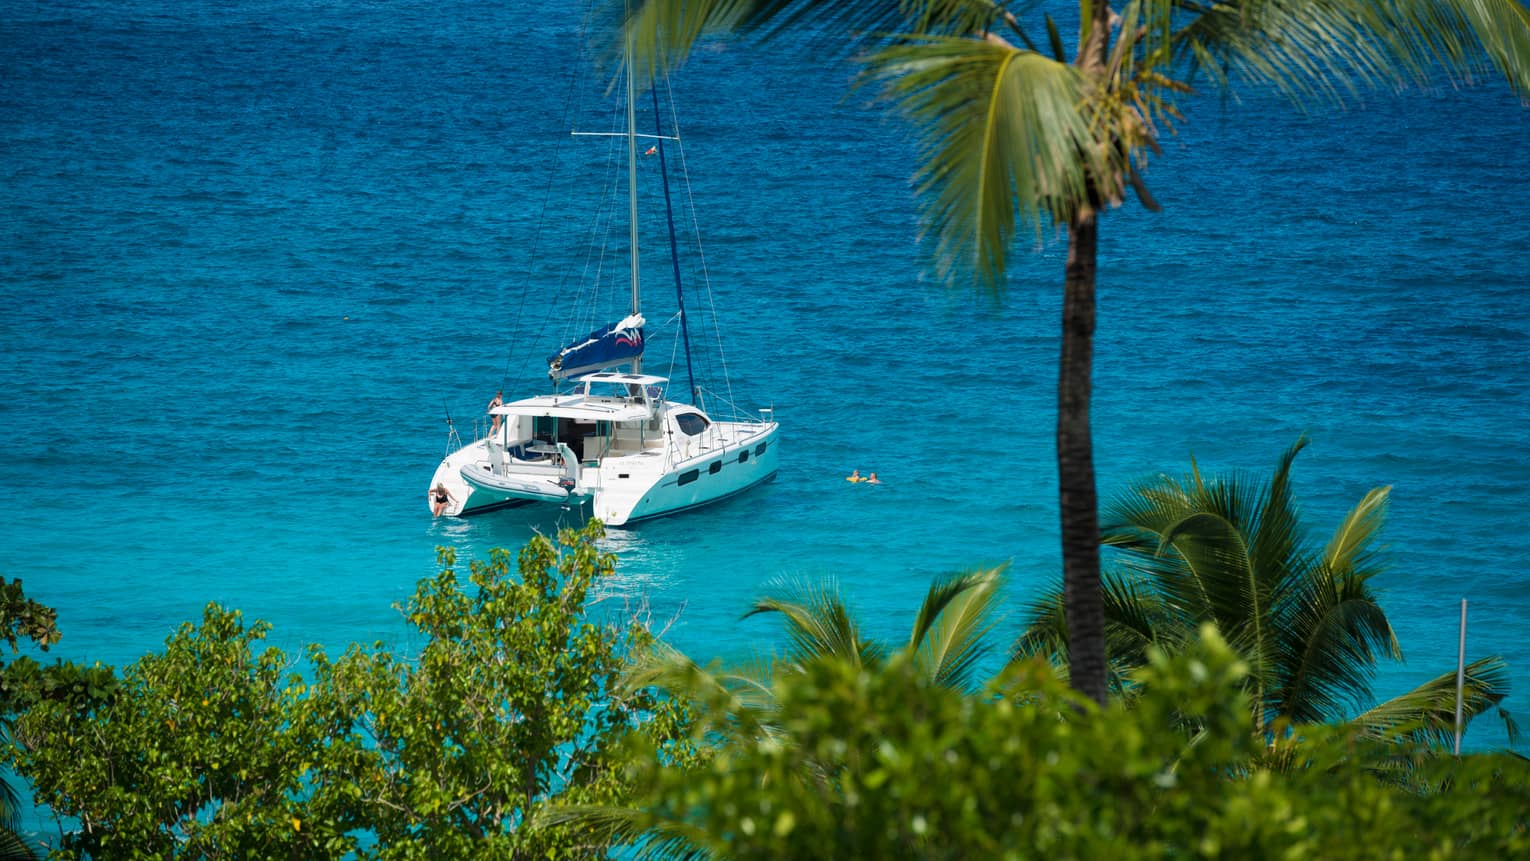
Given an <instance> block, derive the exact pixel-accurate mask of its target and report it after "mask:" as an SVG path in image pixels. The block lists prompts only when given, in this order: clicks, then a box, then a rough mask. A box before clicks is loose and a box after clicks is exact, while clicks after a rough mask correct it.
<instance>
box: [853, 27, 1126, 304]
mask: <svg viewBox="0 0 1530 861" xmlns="http://www.w3.org/2000/svg"><path fill="white" fill-rule="evenodd" d="M862 80H863V82H877V83H880V84H881V85H882V86H883V90H884V93H885V94H886V96H887V98H889V99H890V100H891V101H892V102H894V103H895V104H897V105H898V106H899V107H900V108H901V109H902V110H903V112H904V113H905V114H907V115H908V116H909V117H910V119H911V120H912V122H913V124H914V126H915V127H916V128H917V129H918V130H919V134H920V136H921V148H922V151H923V164H922V165H921V166H920V168H919V170H918V174H917V177H916V182H917V185H918V193H919V195H920V196H921V198H922V199H923V207H924V210H925V222H926V224H927V225H928V229H930V230H932V231H933V233H934V237H935V265H936V269H937V272H938V273H939V274H940V275H941V277H942V278H945V279H948V280H949V279H951V278H953V277H954V276H955V275H957V274H965V273H969V272H970V273H972V274H973V275H975V276H976V277H977V279H978V280H979V282H980V283H982V284H985V285H988V286H990V287H997V286H998V284H999V282H1000V279H1001V278H1002V274H1003V272H1004V265H1005V260H1006V258H1007V254H1008V247H1009V241H1010V238H1011V237H1012V236H1013V235H1014V231H1015V224H1016V222H1017V220H1024V221H1031V222H1034V223H1035V224H1036V225H1037V227H1038V230H1039V228H1040V225H1041V223H1042V222H1041V214H1042V213H1043V212H1050V213H1052V214H1053V215H1054V216H1056V215H1059V214H1061V215H1063V216H1064V217H1065V216H1066V215H1067V214H1068V213H1071V212H1072V211H1073V210H1074V209H1075V208H1076V207H1077V206H1078V205H1079V204H1080V203H1081V202H1084V201H1087V200H1088V193H1089V185H1088V177H1089V176H1090V175H1093V176H1112V175H1114V173H1113V171H1112V170H1110V164H1109V159H1110V157H1111V153H1109V152H1107V151H1104V149H1105V148H1102V147H1100V146H1097V145H1096V143H1095V141H1096V140H1097V139H1105V137H1106V135H1105V133H1104V132H1101V131H1099V130H1097V129H1095V128H1093V127H1092V125H1091V120H1090V117H1089V116H1088V114H1087V112H1086V104H1087V102H1088V99H1089V87H1090V85H1089V83H1088V80H1087V78H1085V77H1084V75H1083V74H1082V73H1081V72H1079V70H1077V69H1075V68H1074V67H1072V66H1070V65H1067V64H1065V63H1059V62H1058V61H1056V60H1053V59H1050V58H1048V57H1045V56H1042V55H1041V54H1037V53H1035V52H1032V51H1025V50H1020V49H1016V48H1014V47H1011V46H1009V45H1007V44H1004V43H1002V42H999V41H997V40H995V41H983V40H976V39H969V38H947V37H919V38H911V39H908V40H906V41H904V42H901V43H899V44H895V45H892V46H891V47H888V48H884V49H882V50H880V51H877V52H876V53H874V54H873V55H871V56H870V57H869V58H868V59H867V60H866V68H865V72H864V73H863V79H862Z"/></svg>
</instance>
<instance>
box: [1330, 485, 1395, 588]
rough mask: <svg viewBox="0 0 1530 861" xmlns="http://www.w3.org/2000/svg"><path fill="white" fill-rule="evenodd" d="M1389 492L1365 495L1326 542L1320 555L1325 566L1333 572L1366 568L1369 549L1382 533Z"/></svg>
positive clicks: (1384, 489)
mask: <svg viewBox="0 0 1530 861" xmlns="http://www.w3.org/2000/svg"><path fill="white" fill-rule="evenodd" d="M1391 491H1392V488H1391V487H1390V486H1388V487H1378V488H1375V489H1374V490H1372V491H1371V492H1370V493H1367V494H1366V495H1365V498H1364V499H1362V500H1360V502H1359V504H1357V505H1356V506H1355V507H1354V508H1353V509H1351V510H1350V512H1349V514H1348V515H1347V516H1345V518H1344V522H1343V523H1341V524H1339V528H1338V530H1336V531H1335V532H1334V534H1333V538H1332V539H1331V540H1329V542H1328V549H1327V550H1326V551H1324V553H1323V559H1324V562H1325V563H1326V564H1327V565H1328V566H1329V567H1330V568H1334V569H1350V568H1359V567H1363V566H1365V564H1366V562H1367V557H1369V556H1370V555H1371V553H1372V552H1373V550H1372V545H1373V543H1374V541H1375V539H1376V536H1377V534H1378V533H1380V531H1381V526H1382V523H1383V521H1385V520H1386V515H1387V498H1388V495H1389V494H1390V493H1391Z"/></svg>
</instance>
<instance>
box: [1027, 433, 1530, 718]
mask: <svg viewBox="0 0 1530 861" xmlns="http://www.w3.org/2000/svg"><path fill="white" fill-rule="evenodd" d="M1306 444H1307V441H1306V439H1305V438H1303V439H1300V440H1298V441H1297V442H1296V444H1295V445H1293V446H1291V448H1290V449H1288V450H1287V451H1286V452H1285V454H1284V455H1283V456H1282V457H1281V459H1280V462H1279V464H1278V465H1277V466H1276V468H1275V471H1274V474H1273V475H1272V476H1271V478H1270V479H1269V480H1268V481H1267V482H1265V481H1259V480H1256V479H1253V478H1251V477H1248V476H1242V475H1234V476H1231V477H1227V478H1221V479H1209V480H1208V479H1207V478H1205V477H1203V476H1202V475H1201V473H1200V471H1199V469H1197V468H1194V467H1193V466H1192V469H1191V472H1190V474H1189V475H1187V476H1185V477H1184V478H1181V479H1178V480H1176V479H1173V478H1170V477H1168V476H1160V477H1158V478H1156V479H1153V480H1150V481H1148V482H1146V483H1144V484H1142V485H1140V486H1138V487H1136V488H1134V489H1132V490H1131V491H1129V492H1127V493H1124V494H1122V495H1121V496H1120V497H1119V498H1118V499H1116V500H1115V501H1114V502H1113V503H1112V504H1111V505H1110V506H1109V507H1108V508H1107V510H1106V518H1105V527H1104V543H1105V544H1106V545H1107V546H1110V547H1113V548H1115V550H1116V552H1117V554H1118V555H1119V556H1120V558H1121V567H1120V569H1119V571H1112V573H1111V575H1110V576H1108V577H1107V578H1106V581H1105V582H1106V586H1105V590H1104V594H1105V602H1104V605H1105V608H1106V613H1105V616H1106V631H1107V636H1108V642H1109V648H1110V654H1111V668H1110V678H1111V683H1112V686H1113V687H1115V688H1116V689H1117V690H1118V691H1122V692H1125V693H1130V691H1129V690H1127V685H1126V682H1125V679H1126V674H1128V673H1130V672H1131V671H1132V670H1133V669H1135V668H1136V667H1140V666H1142V665H1144V664H1145V663H1146V662H1147V649H1148V647H1150V646H1152V645H1158V646H1163V647H1167V648H1169V649H1171V650H1174V649H1178V648H1182V647H1184V646H1186V645H1188V644H1191V643H1193V642H1195V640H1196V636H1197V631H1198V629H1199V627H1200V626H1201V625H1202V624H1203V623H1205V622H1213V623H1215V624H1216V626H1217V627H1218V628H1219V629H1220V630H1221V632H1222V633H1223V635H1224V636H1225V637H1226V638H1227V641H1228V642H1229V644H1231V645H1232V646H1233V648H1234V649H1236V650H1237V651H1238V653H1239V654H1241V655H1242V656H1243V659H1244V660H1245V661H1247V662H1248V664H1249V699H1250V701H1251V703H1252V705H1253V715H1252V724H1253V729H1254V732H1255V733H1257V734H1260V735H1264V736H1268V737H1271V738H1274V737H1277V736H1279V735H1281V734H1283V732H1284V731H1285V730H1286V729H1288V728H1291V727H1296V726H1301V725H1307V724H1314V723H1324V722H1334V721H1340V720H1345V719H1346V718H1347V716H1348V715H1349V714H1350V713H1351V712H1352V711H1353V710H1354V709H1361V708H1365V706H1366V705H1368V704H1369V703H1370V702H1371V676H1372V673H1373V671H1374V668H1375V665H1376V662H1377V660H1378V659H1379V658H1382V657H1387V658H1392V659H1401V658H1402V649H1401V648H1400V647H1399V645H1398V643H1397V637H1396V635H1395V634H1394V633H1393V631H1392V626H1391V624H1390V623H1389V622H1388V621H1387V617H1386V613H1385V612H1384V611H1383V610H1382V608H1381V605H1380V604H1379V603H1378V601H1377V598H1376V593H1375V590H1374V588H1373V586H1372V581H1373V579H1374V578H1375V577H1376V576H1377V575H1378V574H1380V573H1381V572H1382V571H1383V570H1384V560H1383V558H1382V557H1381V555H1380V554H1379V553H1378V551H1377V548H1376V538H1377V535H1378V533H1379V531H1380V529H1381V526H1382V522H1383V519H1384V517H1385V513H1386V504H1387V493H1388V488H1385V487H1381V488H1376V489H1374V490H1372V491H1370V492H1369V493H1367V494H1366V495H1365V497H1364V498H1363V499H1361V500H1360V502H1359V503H1358V504H1357V505H1356V506H1355V507H1354V508H1353V509H1352V510H1351V511H1350V512H1349V514H1348V515H1347V516H1346V517H1345V518H1344V520H1343V521H1342V522H1341V523H1340V524H1339V527H1338V529H1336V530H1335V531H1334V534H1333V537H1332V538H1331V539H1329V541H1328V543H1327V545H1326V546H1324V547H1321V548H1319V547H1317V546H1315V545H1314V544H1313V543H1312V542H1310V541H1308V540H1307V537H1306V534H1305V532H1304V530H1303V528H1302V524H1301V523H1300V521H1299V519H1298V517H1297V506H1296V502H1295V500H1294V499H1293V498H1292V494H1291V481H1290V473H1291V465H1292V462H1293V461H1294V460H1295V458H1296V455H1297V453H1298V452H1300V451H1301V450H1302V449H1303V448H1304V447H1305V446H1306ZM1060 604H1061V596H1060V594H1059V593H1058V592H1056V591H1054V592H1052V593H1051V594H1050V595H1046V596H1043V597H1042V598H1041V599H1039V600H1038V601H1037V602H1036V603H1035V604H1034V605H1033V607H1032V609H1031V612H1030V619H1029V622H1028V624H1027V627H1026V631H1025V633H1024V634H1023V635H1022V636H1021V639H1020V641H1019V643H1018V644H1017V647H1016V651H1017V653H1018V654H1020V655H1026V656H1029V655H1037V654H1039V655H1045V656H1048V657H1051V658H1053V659H1054V660H1058V661H1059V662H1064V663H1065V662H1066V660H1067V655H1068V643H1069V640H1068V631H1067V630H1066V628H1065V626H1064V624H1063V622H1062V618H1061V615H1062V614H1061V611H1060ZM1507 692H1508V671H1507V667H1506V666H1505V664H1504V661H1503V659H1502V658H1499V657H1496V656H1494V657H1489V658H1484V659H1482V660H1479V661H1475V662H1474V663H1472V664H1471V665H1470V666H1469V667H1468V669H1467V689H1466V708H1465V712H1466V714H1467V715H1469V716H1470V715H1476V714H1479V713H1481V712H1483V711H1486V710H1488V709H1490V708H1492V707H1494V706H1496V705H1497V704H1498V703H1499V702H1500V701H1501V700H1502V699H1503V698H1504V696H1505V695H1506V694H1507ZM1504 717H1505V720H1506V723H1507V725H1508V729H1509V736H1510V739H1511V741H1512V740H1514V739H1515V738H1516V736H1517V730H1516V727H1515V726H1514V724H1513V722H1512V721H1509V720H1508V719H1507V715H1506V714H1505V715H1504ZM1454 720H1455V673H1454V672H1450V673H1445V674H1442V675H1441V676H1439V677H1437V678H1435V679H1432V680H1431V681H1429V682H1427V683H1425V684H1424V685H1421V686H1420V687H1418V688H1416V689H1414V690H1413V691H1410V692H1408V693H1406V694H1403V695H1402V696H1400V697H1397V698H1394V699H1392V700H1389V701H1387V702H1386V703H1383V704H1381V705H1379V706H1375V707H1373V708H1370V709H1368V710H1366V711H1364V712H1362V713H1360V714H1359V715H1358V716H1356V717H1354V718H1353V720H1352V722H1353V723H1354V724H1355V725H1356V727H1357V728H1358V729H1359V730H1360V732H1361V734H1363V735H1370V736H1375V737H1380V738H1395V737H1398V736H1406V737H1408V738H1409V739H1411V740H1415V741H1436V742H1444V741H1446V740H1447V739H1448V738H1449V737H1450V735H1451V732H1452V729H1453V724H1454Z"/></svg>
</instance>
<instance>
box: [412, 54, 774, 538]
mask: <svg viewBox="0 0 1530 861" xmlns="http://www.w3.org/2000/svg"><path fill="white" fill-rule="evenodd" d="M625 77H626V82H627V85H626V96H627V104H626V129H625V131H617V132H613V133H611V134H614V135H619V136H622V137H625V139H626V167H627V192H628V207H627V209H628V213H627V215H628V223H629V227H630V237H629V242H630V246H631V251H630V258H631V259H630V265H631V270H632V302H631V308H630V310H629V311H628V313H627V314H626V316H625V317H624V318H623V319H621V320H620V321H618V322H615V323H612V324H611V325H608V326H605V327H604V328H601V329H598V330H596V331H594V332H591V333H590V334H589V335H588V336H586V337H584V338H581V339H578V340H576V341H574V342H573V343H571V344H568V345H566V346H564V347H563V348H562V349H560V350H558V352H557V353H555V354H553V355H552V356H551V357H549V359H548V374H549V377H550V378H551V380H552V384H553V389H554V390H553V392H552V393H550V394H543V395H536V396H533V397H528V398H524V399H522V400H516V401H511V402H507V403H503V404H501V405H498V406H495V407H493V408H492V409H490V410H489V414H490V417H491V418H493V420H494V421H493V425H492V426H491V429H490V431H489V432H487V433H485V434H484V435H483V436H481V437H480V438H478V439H476V440H475V441H473V442H471V443H468V444H466V445H460V447H457V448H456V449H455V450H454V451H451V450H450V449H451V448H452V447H453V446H455V445H458V442H459V441H458V439H457V437H456V432H455V430H453V431H452V433H451V436H450V439H449V442H448V449H449V453H448V454H447V455H446V457H445V458H444V459H443V460H442V461H441V465H440V466H438V467H436V471H435V474H434V475H433V476H432V477H431V480H430V490H429V491H428V496H429V500H430V504H431V508H432V511H437V512H438V513H439V514H442V515H448V516H462V515H471V514H478V513H481V512H485V511H491V510H495V509H502V508H509V507H513V506H523V505H538V504H541V505H556V506H576V505H577V506H581V507H583V506H586V505H588V506H589V513H590V514H591V515H592V516H594V517H598V518H600V519H601V520H603V521H604V522H605V523H607V524H608V525H612V526H619V525H622V524H626V523H632V522H634V521H637V520H643V519H646V518H650V517H658V516H660V515H665V514H674V513H676V512H679V511H684V510H686V509H690V508H695V507H697V506H700V505H705V504H707V503H710V502H716V501H718V500H721V499H725V498H727V497H730V496H733V495H734V494H737V493H741V492H743V491H745V490H748V489H749V488H752V487H754V486H756V485H759V484H762V483H764V482H766V481H769V480H770V479H772V478H774V477H775V474H776V455H777V450H776V437H777V432H778V430H779V428H778V426H777V424H776V422H775V421H774V414H773V411H772V410H771V409H761V410H759V416H758V417H754V416H741V417H736V418H733V419H729V420H714V419H713V418H712V417H711V416H709V415H708V414H707V413H706V412H705V411H704V410H703V408H702V405H701V403H700V389H698V388H697V386H696V385H695V384H694V382H693V383H692V384H691V385H690V387H689V389H690V398H691V400H692V401H693V402H692V403H682V402H678V401H675V400H669V399H668V397H667V394H666V393H667V391H668V389H669V380H668V379H667V378H665V377H662V376H654V375H652V374H645V373H643V368H642V360H643V345H644V337H643V336H644V332H643V327H644V324H645V320H644V318H643V314H642V311H641V305H640V298H641V289H640V287H641V278H640V266H639V254H638V193H637V190H638V186H637V158H638V156H637V143H638V140H639V139H642V140H644V141H645V143H646V142H647V141H648V140H653V141H654V145H653V149H652V150H650V151H649V154H656V155H657V156H658V159H659V164H660V168H661V170H660V173H661V177H663V179H664V201H665V207H666V209H668V208H669V207H670V194H669V187H668V175H667V168H664V167H663V166H664V164H665V162H664V158H665V144H666V143H676V144H678V141H679V138H678V135H675V136H669V137H666V136H665V135H663V134H662V129H660V128H656V129H655V133H654V134H653V135H642V134H638V132H637V130H636V113H635V107H634V105H635V95H636V93H635V86H634V82H633V77H634V76H633V75H632V74H631V69H630V65H629V68H628V69H627V73H626V75H625ZM655 104H656V106H657V97H655ZM654 113H655V125H656V126H657V125H658V111H657V107H656V109H655V112H654ZM666 216H667V218H666V222H667V224H668V225H669V232H670V240H671V242H670V247H671V254H672V255H675V254H678V251H677V250H676V244H675V242H674V226H673V224H674V220H673V217H672V213H670V212H666ZM675 277H676V282H677V283H676V295H677V297H678V298H679V299H680V302H681V307H680V308H679V313H678V315H677V317H678V319H679V321H680V326H681V332H682V337H683V338H684V339H685V340H686V343H688V339H689V336H688V335H685V333H684V326H685V311H684V307H683V301H684V299H683V293H682V292H681V291H680V290H679V283H678V281H679V266H678V265H676V266H675ZM607 319H609V318H607ZM686 355H687V364H689V348H687V351H686Z"/></svg>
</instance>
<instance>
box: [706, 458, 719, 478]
mask: <svg viewBox="0 0 1530 861" xmlns="http://www.w3.org/2000/svg"><path fill="white" fill-rule="evenodd" d="M707 472H710V473H711V474H713V475H716V474H718V473H719V472H722V461H720V460H714V461H712V465H711V466H709V467H707Z"/></svg>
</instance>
